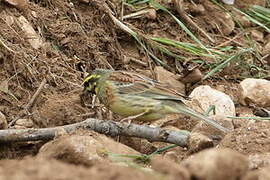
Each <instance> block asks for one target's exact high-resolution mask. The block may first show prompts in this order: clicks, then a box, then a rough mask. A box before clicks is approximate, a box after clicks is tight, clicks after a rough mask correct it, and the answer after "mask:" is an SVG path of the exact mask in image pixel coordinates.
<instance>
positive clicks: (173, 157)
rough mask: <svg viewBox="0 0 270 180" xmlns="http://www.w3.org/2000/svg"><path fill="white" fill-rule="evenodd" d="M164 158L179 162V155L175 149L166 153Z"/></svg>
mask: <svg viewBox="0 0 270 180" xmlns="http://www.w3.org/2000/svg"><path fill="white" fill-rule="evenodd" d="M163 158H164V159H166V160H169V161H172V162H175V163H177V162H178V161H179V158H178V155H177V153H176V152H175V151H168V152H165V153H164V156H163Z"/></svg>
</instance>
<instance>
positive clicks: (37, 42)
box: [18, 16, 43, 49]
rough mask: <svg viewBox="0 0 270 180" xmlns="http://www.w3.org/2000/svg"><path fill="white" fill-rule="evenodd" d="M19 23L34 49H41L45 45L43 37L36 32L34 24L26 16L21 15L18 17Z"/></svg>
mask: <svg viewBox="0 0 270 180" xmlns="http://www.w3.org/2000/svg"><path fill="white" fill-rule="evenodd" d="M18 25H19V26H20V27H21V29H22V30H23V31H24V33H25V35H26V38H27V39H28V42H29V43H30V44H31V46H32V47H33V48H34V49H39V48H40V47H41V46H42V45H43V42H42V40H41V37H40V36H39V35H38V34H37V33H36V31H35V30H34V28H33V27H32V25H31V24H30V23H29V22H28V21H27V19H26V18H25V17H24V16H20V17H19V18H18Z"/></svg>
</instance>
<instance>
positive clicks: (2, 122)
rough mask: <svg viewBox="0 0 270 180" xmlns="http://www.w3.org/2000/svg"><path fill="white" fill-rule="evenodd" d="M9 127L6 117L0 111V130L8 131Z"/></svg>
mask: <svg viewBox="0 0 270 180" xmlns="http://www.w3.org/2000/svg"><path fill="white" fill-rule="evenodd" d="M7 126H8V124H7V119H6V116H5V115H4V114H3V113H2V112H1V111H0V129H7Z"/></svg>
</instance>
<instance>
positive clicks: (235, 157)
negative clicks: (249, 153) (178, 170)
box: [180, 148, 248, 180]
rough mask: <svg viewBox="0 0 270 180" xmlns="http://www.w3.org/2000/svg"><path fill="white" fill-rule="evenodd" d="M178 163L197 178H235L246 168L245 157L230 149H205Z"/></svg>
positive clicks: (244, 171)
mask: <svg viewBox="0 0 270 180" xmlns="http://www.w3.org/2000/svg"><path fill="white" fill-rule="evenodd" d="M180 165H183V166H184V167H186V168H187V169H188V171H189V172H190V174H191V177H193V179H197V180H205V179H207V180H217V179H218V180H235V179H240V177H242V176H243V175H244V174H245V173H246V172H247V170H248V160H247V158H246V157H245V156H244V155H242V154H240V153H238V152H236V151H233V150H230V149H215V148H212V149H207V150H203V151H201V152H199V153H197V154H194V155H193V156H189V157H188V158H187V159H186V160H184V161H183V162H182V163H181V164H180Z"/></svg>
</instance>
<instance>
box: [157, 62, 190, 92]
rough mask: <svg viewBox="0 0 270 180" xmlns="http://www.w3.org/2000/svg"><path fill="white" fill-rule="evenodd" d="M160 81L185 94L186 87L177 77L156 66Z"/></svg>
mask: <svg viewBox="0 0 270 180" xmlns="http://www.w3.org/2000/svg"><path fill="white" fill-rule="evenodd" d="M154 72H155V74H156V78H157V80H158V81H160V82H163V83H168V84H169V85H171V86H172V87H173V88H174V89H175V90H177V91H178V92H179V93H182V94H185V85H184V84H183V83H181V82H180V81H178V80H177V78H178V77H177V76H176V75H175V74H173V73H171V72H169V71H167V70H166V69H164V68H163V67H161V66H156V67H155V69H154Z"/></svg>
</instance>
